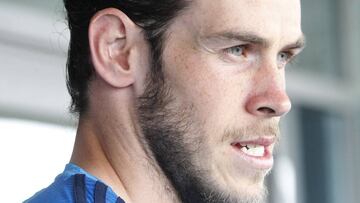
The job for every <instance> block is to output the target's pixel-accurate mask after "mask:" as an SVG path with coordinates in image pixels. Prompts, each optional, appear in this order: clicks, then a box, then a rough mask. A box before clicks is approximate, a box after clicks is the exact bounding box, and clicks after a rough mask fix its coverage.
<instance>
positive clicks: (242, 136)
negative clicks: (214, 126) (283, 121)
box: [222, 121, 280, 141]
mask: <svg viewBox="0 0 360 203" xmlns="http://www.w3.org/2000/svg"><path fill="white" fill-rule="evenodd" d="M273 136H275V137H276V139H277V141H278V140H279V138H280V126H279V122H278V121H267V122H257V123H254V124H251V125H247V126H244V127H240V128H232V129H230V128H228V129H226V130H225V132H224V136H223V138H222V141H228V140H230V141H234V140H252V139H256V138H260V137H273Z"/></svg>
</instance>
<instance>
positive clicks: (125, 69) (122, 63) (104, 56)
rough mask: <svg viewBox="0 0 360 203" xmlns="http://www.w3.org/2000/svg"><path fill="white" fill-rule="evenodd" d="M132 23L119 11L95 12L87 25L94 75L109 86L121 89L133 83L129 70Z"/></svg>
mask: <svg viewBox="0 0 360 203" xmlns="http://www.w3.org/2000/svg"><path fill="white" fill-rule="evenodd" d="M134 29H136V26H135V24H134V23H133V22H132V21H131V20H130V19H129V18H128V17H127V16H126V15H125V14H124V13H122V12H121V11H120V10H117V9H114V8H109V9H104V10H101V11H99V12H98V13H97V14H96V15H95V16H94V17H93V18H92V19H91V22H90V25H89V45H90V50H91V59H92V63H93V65H94V68H95V71H96V75H98V76H99V77H101V78H102V79H103V80H104V81H105V82H106V83H108V84H109V85H111V86H113V87H116V88H122V87H127V86H130V85H132V84H133V83H134V81H135V75H134V73H135V71H134V70H133V69H132V68H131V67H130V63H129V54H130V51H131V48H132V41H133V40H132V37H130V36H132V33H131V32H133V30H134Z"/></svg>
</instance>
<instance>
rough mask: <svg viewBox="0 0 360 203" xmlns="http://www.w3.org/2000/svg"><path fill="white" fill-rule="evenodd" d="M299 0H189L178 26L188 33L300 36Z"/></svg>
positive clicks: (294, 37) (267, 37) (279, 36)
mask: <svg viewBox="0 0 360 203" xmlns="http://www.w3.org/2000/svg"><path fill="white" fill-rule="evenodd" d="M300 16H301V11H300V0H215V1H214V0H193V1H192V2H191V5H190V7H189V8H188V10H187V11H186V12H185V13H184V16H183V18H182V23H183V24H184V25H185V26H187V27H188V29H189V30H191V32H193V33H194V34H198V35H207V34H209V33H217V32H223V31H228V30H231V31H238V32H250V33H254V34H256V35H259V36H261V37H263V38H265V39H268V40H270V41H271V40H276V39H289V38H291V37H293V39H289V40H294V39H296V38H299V36H301V34H302V32H301V17H300Z"/></svg>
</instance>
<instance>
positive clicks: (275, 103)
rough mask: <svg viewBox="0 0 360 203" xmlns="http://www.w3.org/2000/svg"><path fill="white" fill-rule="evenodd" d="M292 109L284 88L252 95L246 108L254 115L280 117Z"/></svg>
mask: <svg viewBox="0 0 360 203" xmlns="http://www.w3.org/2000/svg"><path fill="white" fill-rule="evenodd" d="M290 109H291V102H290V99H289V97H288V95H287V94H286V92H285V91H284V90H272V91H271V92H266V93H264V94H261V95H256V96H253V97H251V98H250V99H249V100H248V101H247V104H246V110H247V111H248V112H249V113H250V114H253V115H254V116H261V117H280V116H283V115H285V114H286V113H288V112H289V111H290Z"/></svg>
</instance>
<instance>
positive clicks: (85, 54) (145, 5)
mask: <svg viewBox="0 0 360 203" xmlns="http://www.w3.org/2000/svg"><path fill="white" fill-rule="evenodd" d="M186 1H187V0H64V5H65V8H66V11H67V20H68V26H69V29H70V36H71V37H70V44H69V52H68V60H67V87H68V91H69V93H70V95H71V98H72V103H71V107H70V110H71V112H73V113H79V114H82V113H84V112H86V110H87V108H88V95H87V91H88V84H89V81H90V80H91V78H92V75H93V73H94V68H93V64H92V61H91V55H90V47H89V39H88V28H89V24H90V19H91V18H92V16H94V15H95V13H96V12H98V11H100V10H102V9H105V8H117V9H119V10H121V11H122V12H124V13H125V14H126V15H127V16H128V17H129V18H130V19H131V20H132V21H134V23H136V24H137V25H138V26H139V27H141V28H142V29H143V32H144V36H145V38H146V40H147V41H148V42H149V45H150V48H151V51H152V56H151V57H152V58H157V59H159V58H160V57H159V56H160V55H161V53H162V48H163V44H162V42H163V41H164V33H165V31H166V28H167V27H168V25H169V24H170V22H171V20H172V19H174V18H175V17H176V16H177V15H178V13H179V12H180V11H182V10H183V9H184V8H185V7H186V6H187V2H186ZM154 56H156V57H154ZM153 63H154V64H156V63H157V62H156V61H154V62H153ZM153 67H154V69H153V70H152V71H151V75H153V76H154V75H157V76H160V77H161V74H159V73H160V71H161V70H157V68H156V66H153ZM159 79H160V80H161V79H162V78H159Z"/></svg>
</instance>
